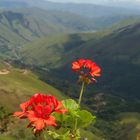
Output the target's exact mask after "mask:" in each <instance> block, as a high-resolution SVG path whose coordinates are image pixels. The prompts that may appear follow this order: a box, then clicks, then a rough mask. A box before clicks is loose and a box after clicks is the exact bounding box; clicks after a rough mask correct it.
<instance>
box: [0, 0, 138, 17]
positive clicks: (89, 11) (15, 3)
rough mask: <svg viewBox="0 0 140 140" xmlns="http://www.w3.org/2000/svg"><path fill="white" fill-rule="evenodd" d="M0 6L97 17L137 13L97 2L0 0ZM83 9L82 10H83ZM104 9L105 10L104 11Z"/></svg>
mask: <svg viewBox="0 0 140 140" xmlns="http://www.w3.org/2000/svg"><path fill="white" fill-rule="evenodd" d="M0 5H1V6H0V7H2V8H18V7H26V8H27V7H38V8H42V9H45V10H57V11H64V12H71V13H74V14H79V15H81V16H86V17H92V18H98V17H109V16H113V15H139V10H136V9H135V8H133V9H127V8H125V9H124V8H121V6H120V7H114V6H103V5H97V4H78V3H77V4H76V3H56V2H50V1H45V0H40V1H38V0H30V1H28V0H20V1H19V0H0ZM83 9H84V10H83ZM104 11H106V12H104Z"/></svg>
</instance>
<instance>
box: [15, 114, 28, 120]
mask: <svg viewBox="0 0 140 140" xmlns="http://www.w3.org/2000/svg"><path fill="white" fill-rule="evenodd" d="M13 116H14V117H19V118H20V119H23V118H27V113H26V112H15V113H14V114H13Z"/></svg>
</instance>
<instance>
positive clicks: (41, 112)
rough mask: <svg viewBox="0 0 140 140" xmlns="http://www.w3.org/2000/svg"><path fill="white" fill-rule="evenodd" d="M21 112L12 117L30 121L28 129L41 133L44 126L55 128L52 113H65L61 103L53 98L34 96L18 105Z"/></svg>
mask: <svg viewBox="0 0 140 140" xmlns="http://www.w3.org/2000/svg"><path fill="white" fill-rule="evenodd" d="M20 108H21V109H22V112H15V113H14V116H16V117H19V118H20V119H22V118H27V119H28V120H29V121H30V124H29V125H28V127H33V128H34V132H37V131H41V130H42V129H43V128H45V127H46V126H57V124H56V119H55V117H54V116H52V113H53V112H58V113H61V114H62V113H65V112H66V111H67V110H66V109H64V108H63V105H62V102H60V101H58V100H57V99H56V98H55V97H54V96H48V95H44V94H35V95H34V96H32V97H31V98H30V99H29V100H28V101H27V102H25V103H22V104H21V105H20Z"/></svg>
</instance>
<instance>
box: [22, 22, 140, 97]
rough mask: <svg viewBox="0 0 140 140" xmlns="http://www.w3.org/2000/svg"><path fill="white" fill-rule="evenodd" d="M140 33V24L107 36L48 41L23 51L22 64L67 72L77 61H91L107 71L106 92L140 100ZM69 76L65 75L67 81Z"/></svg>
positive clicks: (104, 76) (67, 37)
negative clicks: (60, 69) (139, 91)
mask: <svg viewBox="0 0 140 140" xmlns="http://www.w3.org/2000/svg"><path fill="white" fill-rule="evenodd" d="M139 29H140V23H139V22H136V23H135V22H134V23H133V24H130V25H129V24H128V25H127V26H123V24H122V27H121V28H120V25H119V26H118V29H114V30H113V29H108V30H106V31H104V32H98V33H89V34H73V35H67V36H66V35H64V36H63V35H62V36H56V37H53V38H51V37H50V38H48V39H45V38H44V39H41V40H39V41H37V42H35V43H32V44H29V45H27V47H24V48H23V49H22V50H21V52H22V53H21V56H22V57H21V60H22V61H23V62H25V63H26V64H28V65H35V66H40V67H43V68H47V69H54V68H55V69H57V68H58V69H59V68H61V67H62V69H63V68H64V67H66V68H67V65H68V66H70V63H71V61H73V60H75V59H76V58H80V57H84V58H91V59H93V60H96V61H97V62H98V63H99V64H100V65H101V67H102V69H103V76H102V79H101V82H100V83H101V84H100V86H102V88H103V89H104V88H105V90H107V91H110V89H111V90H112V92H114V94H119V95H120V96H123V95H124V96H126V94H127V98H129V97H135V98H136V97H139V94H138V93H137V91H138V90H139V86H138V81H139V79H140V78H139V68H140V63H139V51H140V48H139V44H140V42H139V35H140V31H139ZM38 48H39V50H38ZM38 52H39V53H38ZM52 54H55V56H54V55H52ZM36 56H38V57H36ZM51 56H52V57H51ZM67 74H69V72H68V73H67ZM67 74H66V73H65V75H66V77H67ZM121 75H124V76H123V77H122V76H121ZM110 76H111V78H110ZM124 77H125V78H124ZM112 79H113V80H112ZM129 79H131V80H129ZM132 85H133V86H132ZM131 93H133V94H131Z"/></svg>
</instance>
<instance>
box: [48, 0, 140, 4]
mask: <svg viewBox="0 0 140 140" xmlns="http://www.w3.org/2000/svg"><path fill="white" fill-rule="evenodd" d="M49 1H55V2H76V3H101V4H102V3H107V2H111V3H112V2H131V3H135V2H140V0H49Z"/></svg>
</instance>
